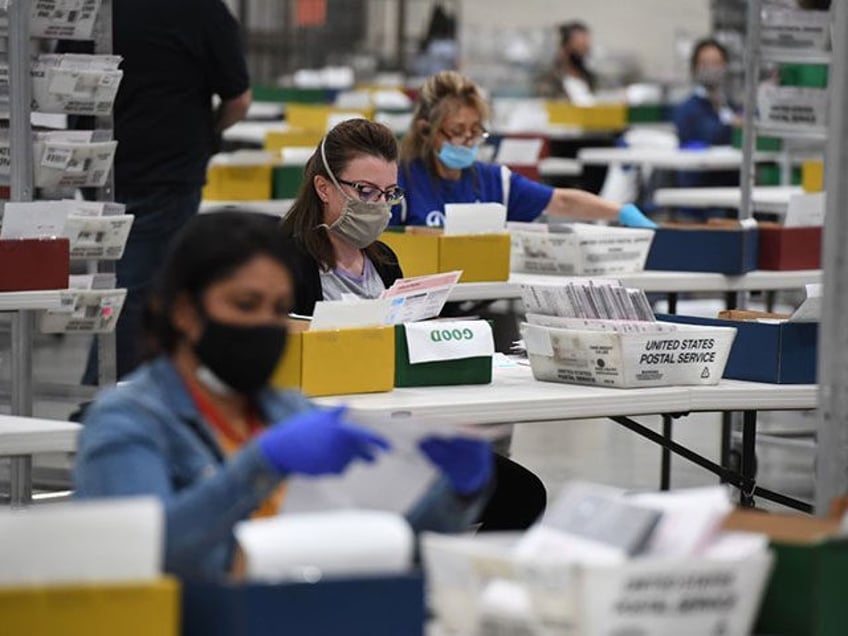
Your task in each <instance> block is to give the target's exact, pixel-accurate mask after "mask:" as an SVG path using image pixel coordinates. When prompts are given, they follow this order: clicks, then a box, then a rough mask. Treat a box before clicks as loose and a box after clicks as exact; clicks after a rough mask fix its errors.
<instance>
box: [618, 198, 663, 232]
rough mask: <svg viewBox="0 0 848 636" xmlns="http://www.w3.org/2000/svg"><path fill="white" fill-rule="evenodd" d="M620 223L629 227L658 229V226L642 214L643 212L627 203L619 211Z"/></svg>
mask: <svg viewBox="0 0 848 636" xmlns="http://www.w3.org/2000/svg"><path fill="white" fill-rule="evenodd" d="M618 222H619V223H620V224H621V225H625V226H627V227H645V228H650V229H652V230H653V229H656V227H657V224H656V223H654V222H653V221H652V220H651V219H649V218H648V217H647V216H645V215H644V214H643V213H642V210H640V209H639V208H637V207H636V206H635V205H633V204H632V203H627V204H625V205H622V206H621V209H620V210H619V211H618Z"/></svg>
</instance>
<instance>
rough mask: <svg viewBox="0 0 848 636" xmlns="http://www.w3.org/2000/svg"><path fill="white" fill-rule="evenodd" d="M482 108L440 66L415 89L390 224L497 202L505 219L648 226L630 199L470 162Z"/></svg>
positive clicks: (425, 221) (458, 78)
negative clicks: (457, 206)
mask: <svg viewBox="0 0 848 636" xmlns="http://www.w3.org/2000/svg"><path fill="white" fill-rule="evenodd" d="M488 115H489V108H488V105H487V104H486V101H485V99H484V98H483V96H482V94H481V92H480V89H479V88H478V87H477V85H476V84H475V83H474V82H472V81H471V80H470V79H469V78H467V77H465V76H463V75H461V74H459V73H457V72H455V71H444V72H442V73H438V74H437V75H434V76H432V77H430V78H429V79H428V80H427V81H426V82H425V83H424V86H423V87H422V88H421V92H420V94H419V96H418V102H417V104H416V107H415V112H414V115H413V120H412V123H411V124H410V128H409V131H408V132H407V133H406V135H405V136H404V138H403V140H402V142H401V147H400V162H401V165H400V175H399V182H400V186H401V187H402V188H403V189H404V190H405V191H406V196H405V197H404V199H403V201H401V202H400V204H399V205H397V206H395V208H394V210H393V217H392V224H393V225H427V226H431V227H439V226H442V225H443V224H444V208H445V204H446V203H474V202H483V203H503V204H504V205H505V206H506V208H507V217H508V219H509V220H510V221H533V220H535V219H536V218H537V217H538V216H539V215H541V214H542V213H543V212H546V213H547V214H548V216H551V217H564V218H567V219H571V220H574V221H616V222H618V223H620V224H622V225H627V226H630V227H648V228H652V227H655V224H654V223H653V222H652V221H651V220H650V219H648V218H647V217H646V216H645V215H644V214H642V212H641V211H640V210H639V208H637V207H636V206H635V205H633V204H626V205H624V206H621V205H619V204H616V203H611V202H609V201H604V200H603V199H601V198H599V197H598V196H596V195H594V194H591V193H589V192H583V191H582V190H576V189H572V188H552V187H550V186H547V185H543V184H540V183H536V182H535V181H531V180H530V179H527V178H525V177H523V176H521V175H518V174H515V173H512V172H511V171H510V170H509V169H508V168H507V167H506V166H499V165H496V164H488V163H483V162H480V161H477V153H478V151H479V149H480V146H481V144H482V143H483V142H484V141H485V140H486V138H487V137H488V133H487V131H486V128H485V127H484V122H485V121H486V120H487V118H488Z"/></svg>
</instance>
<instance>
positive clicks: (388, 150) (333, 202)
mask: <svg viewBox="0 0 848 636" xmlns="http://www.w3.org/2000/svg"><path fill="white" fill-rule="evenodd" d="M397 160H398V148H397V142H396V141H395V137H394V135H393V134H392V132H391V131H390V130H389V129H388V128H386V127H385V126H383V125H382V124H377V123H374V122H370V121H367V120H365V119H353V120H349V121H346V122H342V123H340V124H338V125H337V126H336V127H334V128H333V129H332V130H331V131H330V132H329V133H327V135H326V136H325V137H324V139H323V140H322V141H321V143H320V144H319V146H318V148H317V149H316V150H315V153H314V154H313V155H312V157H311V158H310V159H309V161H308V162H307V164H306V168H305V172H304V179H303V184H302V185H301V189H300V192H299V193H298V196H297V198H296V199H295V202H294V205H293V206H292V208H291V210H290V211H289V213H288V215H287V216H286V218H285V219H284V220H283V222H282V231H283V234H284V235H285V237H286V238H287V240H288V241H289V251H290V252H291V254H292V257H293V258H294V259H295V261H296V263H297V267H298V270H299V272H300V275H299V277H298V279H297V281H296V282H295V285H296V287H295V299H296V301H295V305H294V310H295V313H298V314H303V315H310V316H311V315H312V313H313V310H314V309H315V303H316V302H318V301H320V300H341V299H342V298H343V297H344V296H346V295H352V296H356V297H359V298H378V297H379V296H380V294H381V293H382V292H383V290H385V289H387V288H388V287H391V285H392V284H393V283H394V282H395V281H396V280H397V279H399V278H402V277H403V272H402V271H401V268H400V265H399V264H398V259H397V256H396V255H395V253H394V252H393V251H392V250H391V248H389V247H388V246H387V245H385V244H384V243H381V242H380V241H379V240H378V237H379V236H380V234H381V233H382V232H383V230H385V229H386V226H387V225H388V223H389V219H390V217H391V213H390V209H391V206H392V205H394V204H397V203H398V202H399V201H401V200H402V199H403V198H404V196H405V195H406V193H405V192H404V190H403V189H402V188H401V187H400V186H398V163H397ZM494 459H495V483H496V487H495V491H494V493H493V494H492V497H491V499H490V501H489V503H488V504H487V506H486V508H485V509H484V510H483V511H482V513H481V515H480V516H479V519H478V521H479V522H480V523H481V529H483V530H521V529H525V528H528V527H529V526H530V525H531V524H532V523H533V522H535V521H536V520H537V518H538V517H539V516H540V515H541V514H542V512H543V511H544V509H545V505H546V501H547V495H546V493H545V487H544V485H543V484H542V482H541V481H540V480H539V478H538V477H536V476H535V475H534V474H533V473H531V472H530V471H528V470H527V469H525V468H523V467H522V466H520V465H519V464H517V463H515V462H513V461H511V460H509V459H507V458H506V457H503V456H501V455H497V454H494Z"/></svg>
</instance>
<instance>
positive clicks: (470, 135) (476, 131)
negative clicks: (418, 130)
mask: <svg viewBox="0 0 848 636" xmlns="http://www.w3.org/2000/svg"><path fill="white" fill-rule="evenodd" d="M439 132H440V133H442V134H443V135H444V136H445V137H446V138H447V140H448V141H449V142H450V143H452V144H454V145H456V146H464V145H466V144H468V145H470V146H479V145H480V144H482V143H483V142H484V141H486V140H487V139H488V138H489V131H488V130H486V129H485V128H483V127H482V126H476V127H474V128H472V129H471V130H470V131H464V130H462V131H454V132H448V131H447V130H445V129H444V128H439Z"/></svg>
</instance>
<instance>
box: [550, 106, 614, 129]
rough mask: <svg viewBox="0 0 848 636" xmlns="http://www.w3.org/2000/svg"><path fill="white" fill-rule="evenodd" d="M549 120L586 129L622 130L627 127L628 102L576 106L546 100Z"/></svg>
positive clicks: (553, 122)
mask: <svg viewBox="0 0 848 636" xmlns="http://www.w3.org/2000/svg"><path fill="white" fill-rule="evenodd" d="M545 108H546V109H547V111H548V121H549V122H550V123H552V124H567V125H569V126H578V127H580V128H584V129H586V130H622V129H624V128H626V127H627V105H626V104H599V105H597V106H575V105H574V104H572V103H571V102H567V101H550V102H545Z"/></svg>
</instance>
